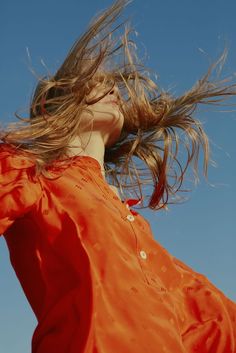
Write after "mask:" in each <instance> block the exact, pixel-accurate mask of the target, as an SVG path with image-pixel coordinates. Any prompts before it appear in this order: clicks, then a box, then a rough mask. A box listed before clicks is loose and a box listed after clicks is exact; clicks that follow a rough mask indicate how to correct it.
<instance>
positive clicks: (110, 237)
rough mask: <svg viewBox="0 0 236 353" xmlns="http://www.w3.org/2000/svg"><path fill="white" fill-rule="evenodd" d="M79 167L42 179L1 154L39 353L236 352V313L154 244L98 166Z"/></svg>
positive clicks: (8, 213)
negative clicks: (33, 317)
mask: <svg viewBox="0 0 236 353" xmlns="http://www.w3.org/2000/svg"><path fill="white" fill-rule="evenodd" d="M71 161H72V163H71V165H70V166H67V167H66V168H64V169H61V170H60V168H58V167H54V168H53V167H52V168H51V171H52V172H53V173H55V175H56V174H57V173H58V177H57V178H55V179H53V180H49V179H46V178H45V177H43V176H40V177H37V178H35V177H34V171H35V167H34V165H33V163H32V162H30V161H27V160H26V159H24V158H23V157H20V156H19V155H16V154H13V152H11V150H10V149H7V148H6V147H5V146H1V149H0V202H1V210H0V233H1V234H2V233H4V236H5V239H6V242H7V245H8V248H9V252H10V259H11V263H12V266H13V268H14V270H15V272H16V275H17V277H18V279H19V281H20V283H21V285H22V287H23V290H24V292H25V295H26V297H27V298H28V301H29V303H30V305H31V307H32V309H33V311H34V313H35V315H36V317H37V319H38V325H37V327H36V329H35V332H34V334H33V338H32V352H33V353H113V352H115V353H134V352H135V353H144V352H147V353H193V352H194V353H234V352H236V348H235V342H236V329H235V326H236V322H235V316H236V315H235V314H236V304H235V303H234V302H233V301H231V300H229V299H228V298H227V297H226V296H225V295H224V294H223V293H222V292H221V291H220V290H219V289H217V288H216V287H215V286H214V285H212V284H211V283H210V281H209V280H208V279H207V278H206V277H205V276H203V275H201V274H199V273H196V272H195V271H194V270H193V269H191V268H190V267H188V266H186V265H185V264H184V263H182V262H181V261H179V260H178V259H176V258H175V257H173V256H172V255H171V254H169V253H168V252H167V250H166V249H165V248H163V247H162V246H161V245H160V244H159V243H158V242H157V241H156V240H155V239H154V237H153V234H152V231H151V229H150V225H149V223H148V222H147V220H146V219H144V218H143V217H142V216H141V215H140V214H139V213H138V212H135V210H132V207H131V206H130V209H129V207H127V205H129V204H130V205H131V204H132V200H126V202H121V201H120V199H119V198H118V197H117V196H116V194H115V193H114V192H113V191H112V190H111V189H110V187H109V185H108V184H107V182H106V181H105V180H104V179H103V176H102V173H101V168H100V164H99V163H98V161H97V160H96V159H94V158H92V157H89V156H80V157H75V158H73V159H72V160H71ZM133 203H134V204H135V202H133Z"/></svg>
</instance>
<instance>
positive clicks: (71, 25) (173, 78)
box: [0, 0, 236, 353]
mask: <svg viewBox="0 0 236 353" xmlns="http://www.w3.org/2000/svg"><path fill="white" fill-rule="evenodd" d="M111 3H112V1H111V0H105V1H95V0H89V1H79V0H67V1H58V0H57V1H56V0H41V1H35V0H30V1H29V0H28V1H26V0H21V1H17V0H15V1H13V0H8V1H5V2H1V4H0V27H1V30H0V42H1V59H0V60H1V65H0V97H1V101H0V102H1V104H0V120H1V121H2V122H7V121H12V120H14V118H13V114H14V111H15V110H17V109H19V108H27V104H28V101H29V98H30V95H31V93H32V89H33V85H34V78H33V76H32V74H31V73H30V71H29V68H28V66H29V65H28V59H27V54H26V47H28V48H29V51H30V53H31V57H32V64H33V66H34V68H35V69H36V70H37V72H39V73H41V74H42V73H44V69H43V67H42V65H41V64H40V59H43V60H44V61H45V63H46V64H47V66H48V68H49V69H50V70H51V71H52V72H54V71H55V70H56V68H57V67H58V65H59V64H60V63H61V62H62V60H63V58H64V56H65V54H66V53H67V50H68V49H69V48H70V46H71V45H72V43H73V41H74V40H75V39H76V38H77V37H78V35H80V34H81V32H82V31H83V30H84V29H85V27H86V25H87V22H88V21H89V20H90V18H91V16H93V15H94V14H95V13H96V12H97V11H98V10H100V9H101V7H103V8H104V7H106V6H108V5H110V4H111ZM101 4H102V5H101ZM235 13H236V2H235V0H228V1H227V2H223V1H219V0H214V1H213V0H208V1H205V0H198V1H195V0H179V1H176V0H165V1H159V0H145V1H143V0H134V1H133V3H131V4H130V5H129V6H128V8H127V10H126V14H127V15H128V14H132V17H133V24H134V26H135V27H136V29H137V31H138V32H139V37H138V38H139V40H140V42H141V43H144V44H145V47H146V50H147V52H148V55H149V59H148V62H147V64H148V65H149V66H150V67H151V68H153V69H154V70H155V71H156V72H157V73H158V75H159V77H160V78H159V84H160V85H162V86H163V87H164V88H165V89H168V88H170V87H174V88H173V90H172V92H175V93H176V94H180V93H183V92H184V90H186V89H188V88H190V87H191V86H192V85H193V84H194V82H195V81H196V80H197V79H198V78H199V77H200V76H201V75H202V74H203V73H204V72H205V70H206V69H207V67H208V57H209V58H211V59H214V58H216V57H217V56H218V55H219V54H220V52H221V51H222V49H223V47H224V44H225V41H226V42H227V44H228V46H229V48H230V50H229V56H228V60H227V62H226V64H225V68H224V71H223V77H224V76H227V75H229V74H232V73H234V72H236V39H235V38H236V26H235ZM142 45H143V44H142ZM199 48H201V50H204V51H205V52H206V53H207V55H208V56H207V55H203V54H202V52H201V50H199ZM234 103H236V98H235V100H234ZM198 117H199V118H200V120H202V121H203V122H204V125H205V129H206V131H207V133H208V135H209V137H210V139H211V141H212V156H213V158H214V160H215V161H216V162H217V167H215V168H213V167H211V168H210V171H209V183H206V182H205V181H204V179H203V178H202V180H201V183H200V185H199V186H198V187H196V188H195V189H194V191H193V192H192V193H191V194H189V201H188V202H186V203H185V204H182V205H178V206H172V207H170V211H169V212H168V213H163V212H158V213H154V212H152V211H150V210H145V211H140V213H141V214H143V215H144V217H145V218H147V219H148V220H149V222H150V224H151V226H152V229H153V233H154V235H155V238H156V239H157V240H158V241H159V242H160V243H161V244H162V245H163V246H164V247H166V248H167V249H168V250H169V251H170V252H171V253H172V254H173V255H175V256H176V257H178V258H180V259H181V260H183V261H184V262H186V263H187V264H188V265H190V266H191V267H193V268H194V269H195V270H197V271H198V272H201V273H204V274H205V275H206V276H207V277H208V278H209V279H210V280H211V281H212V282H213V283H214V284H215V285H216V286H217V287H218V288H220V289H221V290H222V291H223V292H224V293H225V294H226V295H227V296H228V297H230V298H231V299H233V300H236V281H235V268H236V257H235V249H236V230H235V229H236V214H235V204H236V192H235V180H236V148H235V131H236V113H234V112H233V113H219V112H216V113H214V112H209V113H206V112H204V113H201V114H200V113H199V114H198ZM211 184H213V185H214V186H211ZM0 258H1V272H0V352H1V353H30V342H31V336H32V333H33V330H34V328H35V325H36V320H35V318H34V315H33V313H32V312H31V309H30V307H29V305H28V303H27V301H26V299H25V297H24V295H23V291H22V289H21V287H20V286H19V284H18V282H17V279H16V277H15V274H14V272H13V271H12V269H11V266H10V263H9V259H8V252H7V249H6V245H5V241H4V239H3V238H1V239H0Z"/></svg>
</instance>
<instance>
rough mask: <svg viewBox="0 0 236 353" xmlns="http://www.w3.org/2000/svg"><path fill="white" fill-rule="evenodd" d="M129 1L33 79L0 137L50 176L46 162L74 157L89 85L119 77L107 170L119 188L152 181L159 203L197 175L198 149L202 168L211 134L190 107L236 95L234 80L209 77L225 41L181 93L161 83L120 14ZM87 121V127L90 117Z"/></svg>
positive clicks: (153, 199)
mask: <svg viewBox="0 0 236 353" xmlns="http://www.w3.org/2000/svg"><path fill="white" fill-rule="evenodd" d="M129 2H130V1H126V0H117V1H115V2H114V3H113V4H112V5H111V6H110V7H109V8H108V9H106V10H104V11H103V12H102V13H100V14H99V15H97V16H96V17H95V19H93V21H92V22H91V23H90V25H89V27H88V29H87V30H86V31H85V33H83V34H82V35H81V37H80V38H79V39H78V40H76V42H75V43H74V45H73V46H72V48H71V49H70V51H69V53H68V55H67V56H66V58H65V60H64V62H63V63H62V64H61V66H60V67H59V69H58V70H57V72H56V73H55V74H53V75H47V76H45V77H42V78H40V79H39V80H38V83H37V86H36V88H35V91H34V93H33V95H32V99H31V102H30V110H29V117H28V118H21V117H20V116H19V115H18V114H16V116H17V117H18V118H19V119H20V121H19V122H17V123H12V124H9V126H8V127H7V128H5V129H2V130H1V131H0V138H1V141H2V143H5V144H7V145H8V146H10V147H11V148H14V149H15V152H16V153H19V154H22V155H24V156H25V158H30V159H31V160H33V161H34V163H35V165H36V173H37V175H39V174H43V175H44V176H45V177H47V178H51V176H50V173H49V169H50V166H51V165H53V164H54V163H57V162H58V161H60V163H61V164H62V165H64V166H65V167H66V166H67V165H68V163H70V161H71V158H69V156H70V153H69V151H70V146H71V141H73V139H74V138H75V137H76V136H78V131H80V128H81V115H82V113H83V112H84V111H89V106H90V105H91V104H94V103H95V101H94V100H93V101H91V100H89V99H88V97H89V94H90V92H91V91H92V89H93V88H94V87H95V86H96V85H97V84H98V83H101V82H102V83H103V84H104V85H105V87H106V88H107V91H106V92H105V93H104V95H106V94H107V93H109V92H110V91H111V90H112V88H113V87H114V85H116V86H117V87H118V89H119V96H120V97H119V98H120V104H121V109H122V113H123V114H124V125H123V128H122V131H121V135H120V138H119V139H118V140H117V141H116V142H115V143H114V144H113V145H112V146H108V147H106V149H105V156H104V167H105V171H106V176H107V178H108V179H109V180H110V183H112V184H115V185H116V186H117V187H119V188H120V190H121V193H122V194H123V193H124V192H126V190H129V189H131V190H132V192H134V193H135V194H136V195H138V197H140V198H141V199H144V197H143V189H144V186H145V185H149V186H150V185H151V184H152V185H153V192H152V194H151V195H150V198H149V199H148V207H149V208H151V209H153V210H158V209H160V208H163V207H166V206H167V204H169V203H173V202H177V199H178V196H177V195H178V194H179V193H178V192H179V191H181V187H182V184H183V181H184V178H185V176H186V172H187V170H188V169H189V167H190V166H192V170H193V176H194V180H195V181H197V180H198V164H199V153H200V150H202V153H203V173H204V174H205V175H206V176H207V169H208V164H209V142H208V137H207V135H206V133H205V132H204V129H203V126H202V124H201V122H200V121H199V120H198V119H196V118H195V117H194V113H195V111H196V109H197V107H198V106H199V105H202V104H204V105H206V104H207V105H220V104H222V102H223V101H225V100H226V99H228V98H230V97H231V96H235V95H236V84H234V83H230V81H231V78H229V79H224V80H219V79H218V76H219V75H217V78H216V79H215V80H213V79H212V78H211V77H212V74H213V72H216V71H217V69H218V68H219V67H220V68H221V67H222V66H223V63H224V61H225V59H226V56H227V50H226V49H225V50H224V51H223V53H222V54H221V56H220V57H219V58H218V60H217V61H216V62H213V63H212V64H211V65H210V67H209V68H208V70H207V72H206V73H205V74H204V75H203V77H201V79H199V80H198V81H197V82H196V84H195V85H194V86H193V87H192V88H191V89H189V90H188V91H186V92H185V93H184V94H182V95H181V96H179V97H175V96H173V95H172V94H171V93H170V92H168V91H165V90H164V89H161V88H160V87H159V86H158V85H157V83H156V81H155V79H154V78H152V75H153V74H152V71H151V70H150V69H148V68H146V67H145V66H144V63H143V62H141V60H140V59H139V57H138V54H137V46H136V40H135V38H136V37H135V31H134V29H132V27H131V26H130V24H129V22H128V21H127V20H124V21H121V15H122V13H123V10H124V8H125V7H126V6H127V5H128V3H129ZM104 95H103V96H104ZM101 98H102V97H99V98H97V100H99V99H101ZM88 124H90V125H91V129H92V117H91V122H88ZM180 150H181V154H180ZM182 152H185V157H183V156H182V154H183V153H182ZM180 155H181V158H180ZM134 157H135V160H134Z"/></svg>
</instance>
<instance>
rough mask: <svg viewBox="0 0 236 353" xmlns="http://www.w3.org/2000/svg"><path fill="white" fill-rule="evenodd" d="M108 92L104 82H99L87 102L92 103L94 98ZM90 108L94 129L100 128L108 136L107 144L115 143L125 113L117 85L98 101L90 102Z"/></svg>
mask: <svg viewBox="0 0 236 353" xmlns="http://www.w3.org/2000/svg"><path fill="white" fill-rule="evenodd" d="M106 92H107V88H106V87H104V85H103V84H102V83H98V84H97V85H96V86H95V87H94V88H93V89H92V91H91V92H90V94H89V95H88V96H87V97H86V98H87V102H91V103H92V102H93V100H96V99H98V98H99V97H102V96H103V95H104V94H105V93H106ZM88 108H89V110H90V111H91V112H92V114H93V117H92V119H93V130H94V131H98V130H99V131H101V133H103V134H106V135H107V136H108V142H107V144H106V145H107V146H110V145H112V144H113V143H115V142H116V140H117V139H118V137H119V136H120V133H121V130H122V127H123V124H124V115H123V113H122V111H121V100H120V96H119V90H118V88H117V86H114V87H113V88H112V89H111V90H110V91H109V92H108V93H107V94H106V95H105V96H104V97H103V98H101V99H100V100H99V101H97V102H96V103H92V104H89V105H88ZM90 119H91V116H90Z"/></svg>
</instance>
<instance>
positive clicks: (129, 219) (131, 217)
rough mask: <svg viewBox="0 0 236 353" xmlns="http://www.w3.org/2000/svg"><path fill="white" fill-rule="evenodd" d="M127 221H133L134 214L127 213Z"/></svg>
mask: <svg viewBox="0 0 236 353" xmlns="http://www.w3.org/2000/svg"><path fill="white" fill-rule="evenodd" d="M126 218H127V219H128V221H130V222H133V221H134V216H132V214H129V215H128V216H127V217H126Z"/></svg>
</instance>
